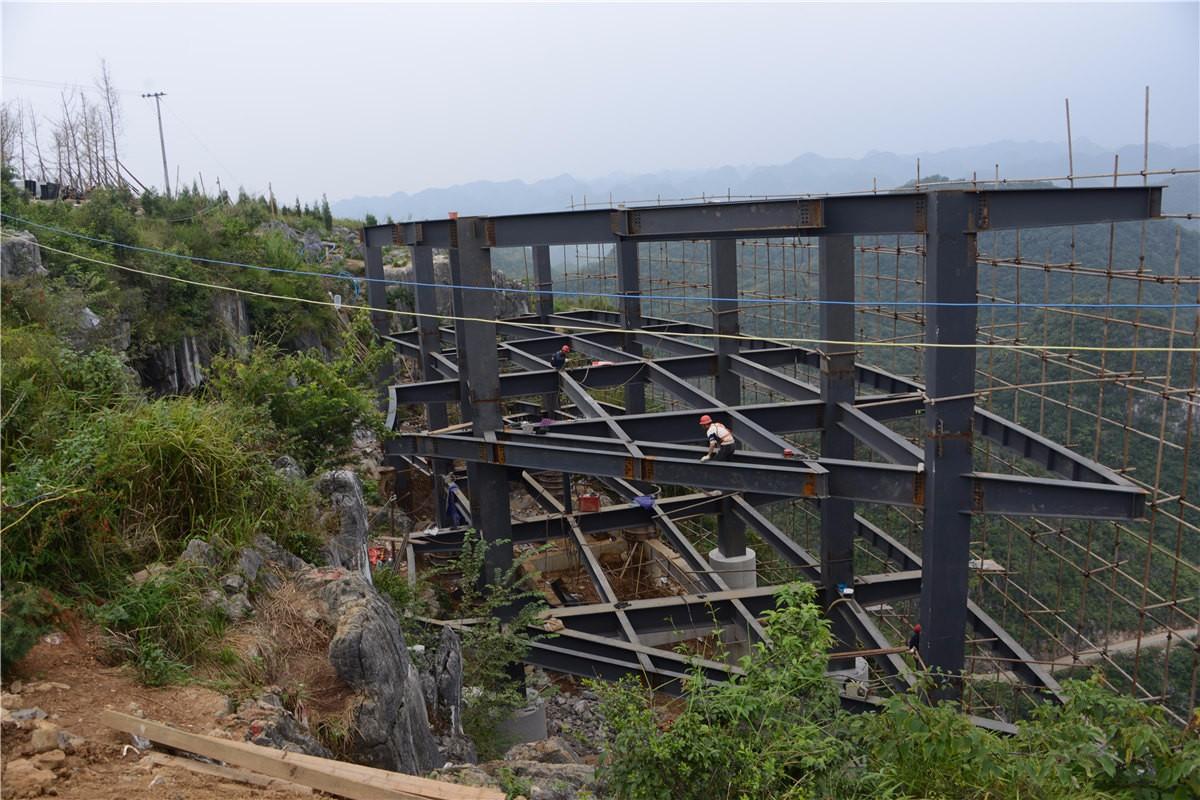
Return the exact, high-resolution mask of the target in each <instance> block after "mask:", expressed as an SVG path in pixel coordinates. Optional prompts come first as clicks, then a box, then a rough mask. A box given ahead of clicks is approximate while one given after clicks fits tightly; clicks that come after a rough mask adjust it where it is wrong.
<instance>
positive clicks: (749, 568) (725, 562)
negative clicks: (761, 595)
mask: <svg viewBox="0 0 1200 800" xmlns="http://www.w3.org/2000/svg"><path fill="white" fill-rule="evenodd" d="M708 565H709V566H710V567H712V571H713V572H715V573H717V574H718V575H720V576H721V577H722V578H723V579H724V581H725V583H727V584H729V588H730V589H753V588H754V587H756V586H758V571H757V569H758V557H757V556H756V555H755V554H754V551H753V550H752V549H751V548H749V547H747V548H746V553H745V555H740V556H724V555H721V551H720V550H719V549H717V548H713V549H712V550H710V551H709V553H708Z"/></svg>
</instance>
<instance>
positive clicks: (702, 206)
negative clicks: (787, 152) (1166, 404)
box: [367, 186, 1162, 247]
mask: <svg viewBox="0 0 1200 800" xmlns="http://www.w3.org/2000/svg"><path fill="white" fill-rule="evenodd" d="M933 197H945V198H952V200H951V202H958V203H962V204H963V205H965V206H966V207H967V214H968V216H967V220H966V222H967V223H968V224H969V225H970V226H971V227H972V229H973V230H995V229H1000V228H1031V227H1045V226H1065V225H1082V224H1087V223H1091V222H1109V221H1118V220H1138V219H1153V218H1154V217H1157V216H1160V215H1161V210H1162V187H1158V186H1149V187H1117V188H1108V189H1030V190H1012V189H1005V190H999V191H963V190H957V189H948V190H943V191H935V192H928V193H924V192H890V193H887V194H869V195H847V196H841V197H823V198H813V199H790V200H744V201H734V202H725V203H695V204H688V205H675V206H653V207H647V208H637V209H595V210H584V211H563V212H552V213H542V214H513V215H505V216H496V217H486V218H483V219H485V221H486V222H485V226H486V227H485V237H486V246H488V247H528V246H531V245H539V244H540V245H557V244H604V243H616V242H618V241H620V240H621V239H622V238H633V239H641V240H648V241H674V240H681V239H712V238H732V239H749V238H761V237H776V238H786V237H792V236H818V235H820V236H839V235H851V236H852V235H859V236H872V235H886V234H897V233H900V234H902V233H924V232H926V230H927V229H928V228H929V224H930V223H929V209H928V205H927V204H928V201H929V199H930V198H933ZM385 227H387V226H376V227H375V228H368V229H367V236H368V237H373V236H375V235H376V234H375V231H376V229H378V228H385ZM391 236H392V240H393V241H394V242H395V243H397V244H401V243H402V244H408V245H416V244H424V245H430V246H433V247H450V246H451V243H452V236H453V231H452V229H451V223H450V221H448V220H427V221H422V222H407V223H398V224H397V225H395V226H392V231H391ZM369 240H370V239H369Z"/></svg>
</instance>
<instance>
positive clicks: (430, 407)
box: [410, 245, 452, 528]
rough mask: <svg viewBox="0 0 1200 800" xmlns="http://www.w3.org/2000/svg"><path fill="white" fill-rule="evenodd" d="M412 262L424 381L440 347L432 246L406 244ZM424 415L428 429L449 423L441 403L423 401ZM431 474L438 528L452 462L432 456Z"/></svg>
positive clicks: (432, 373)
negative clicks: (408, 246) (409, 245)
mask: <svg viewBox="0 0 1200 800" xmlns="http://www.w3.org/2000/svg"><path fill="white" fill-rule="evenodd" d="M410 255H411V257H412V265H413V280H414V282H415V283H416V286H414V287H413V309H414V310H415V311H416V312H417V317H416V324H417V344H418V345H419V346H420V348H421V378H422V379H423V380H425V381H432V380H435V379H436V376H437V375H440V374H441V373H440V372H439V371H438V367H437V361H436V359H435V357H434V354H435V353H436V354H440V353H441V350H442V342H441V336H440V334H439V333H438V316H437V314H438V307H437V289H436V288H435V287H434V284H435V283H436V282H437V279H436V278H435V277H434V271H433V248H432V247H428V246H425V245H416V246H414V247H412V248H410ZM425 419H426V421H427V423H428V425H429V430H431V431H436V430H441V429H442V428H445V427H446V426H447V425H449V424H450V418H449V416H448V415H447V413H446V404H445V403H426V404H425ZM430 468H431V472H432V477H433V507H434V513H435V515H436V519H437V524H438V527H439V528H445V527H449V525H450V518H449V515H448V514H447V513H446V486H447V483H448V482H447V481H446V474H447V473H449V472H450V470H451V468H452V465H451V464H450V462H448V461H443V460H441V459H433V460H431V461H430Z"/></svg>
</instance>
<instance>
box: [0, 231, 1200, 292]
mask: <svg viewBox="0 0 1200 800" xmlns="http://www.w3.org/2000/svg"><path fill="white" fill-rule="evenodd" d="M0 217H3V218H4V219H7V220H12V221H13V222H19V223H22V224H24V225H32V226H33V227H35V228H42V229H43V230H47V231H51V232H53V233H58V234H61V235H63V236H70V237H73V238H76V239H83V240H85V241H88V242H95V243H97V244H102V245H108V246H110V247H120V248H123V249H125V250H133V251H135V252H139V253H151V254H154V255H160V256H168V257H170V258H178V259H184V260H187V261H198V262H201V263H204V264H215V265H218V266H224V267H239V268H241V269H253V270H260V271H262V272H278V273H283V274H286V275H300V276H302V277H305V278H332V279H335V280H345V279H346V278H345V277H344V276H343V275H340V274H337V273H332V272H305V271H303V270H296V269H286V268H284V267H264V266H259V265H257V264H243V263H241V262H239V261H224V260H221V259H218V258H203V257H201V256H189V255H183V254H181V253H171V252H168V251H166V250H157V249H155V248H152V247H139V246H138V245H132V244H121V243H120V242H112V241H109V240H107V239H99V238H96V237H94V236H87V235H84V234H82V233H75V232H74V231H68V230H64V229H62V228H56V227H54V226H52V225H43V224H42V223H40V222H34V221H33V220H29V219H24V218H22V217H17V216H14V215H11V214H5V213H0ZM353 280H356V281H367V282H372V283H384V284H394V285H398V286H418V287H432V288H439V289H462V290H464V291H480V292H513V293H517V294H532V295H550V296H561V297H600V298H608V299H613V300H624V299H627V298H630V297H637V298H645V299H647V300H651V301H653V300H678V301H689V302H697V303H713V302H731V303H741V304H756V303H770V304H774V305H810V306H825V305H828V306H864V307H889V308H896V307H904V308H907V307H916V308H924V307H934V306H936V307H941V308H972V307H973V308H1063V309H1067V308H1089V309H1105V308H1113V309H1138V308H1148V309H1180V308H1200V303H1009V302H1000V301H983V302H974V303H951V302H933V301H928V300H874V301H869V302H868V301H858V300H819V299H812V298H769V297H708V296H703V297H695V296H688V295H664V294H641V293H630V294H619V293H609V292H569V291H563V290H555V289H532V288H521V289H511V288H510V289H506V288H502V287H498V286H465V285H461V284H454V283H422V282H419V281H399V280H392V279H389V278H370V277H362V278H353Z"/></svg>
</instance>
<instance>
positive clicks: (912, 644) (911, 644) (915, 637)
mask: <svg viewBox="0 0 1200 800" xmlns="http://www.w3.org/2000/svg"><path fill="white" fill-rule="evenodd" d="M920 649H921V624H920V623H917V624H916V625H913V629H912V636H910V637H908V652H910V653H915V652H917V651H918V650H920Z"/></svg>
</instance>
